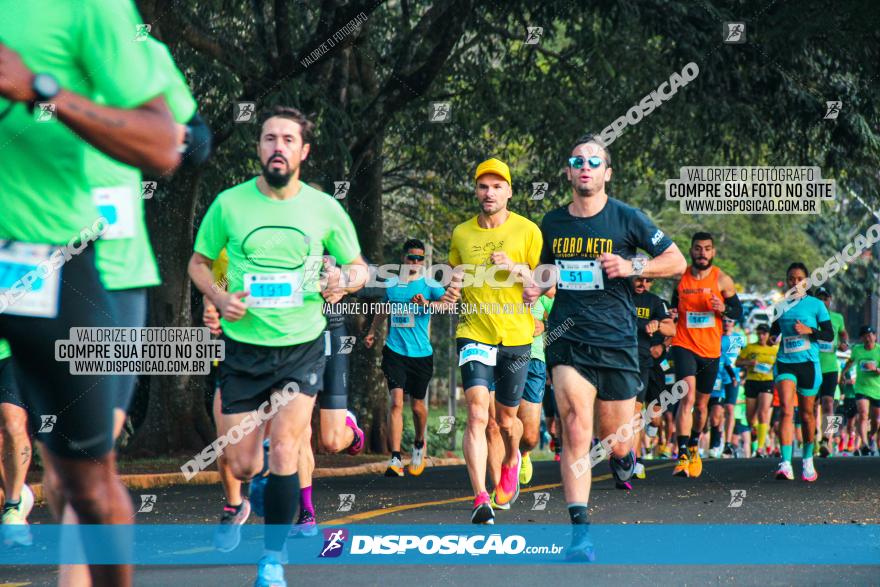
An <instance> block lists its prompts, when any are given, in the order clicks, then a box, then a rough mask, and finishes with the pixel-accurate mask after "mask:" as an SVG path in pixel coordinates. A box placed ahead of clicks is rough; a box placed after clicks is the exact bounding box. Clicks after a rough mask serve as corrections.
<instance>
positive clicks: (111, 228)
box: [92, 186, 135, 240]
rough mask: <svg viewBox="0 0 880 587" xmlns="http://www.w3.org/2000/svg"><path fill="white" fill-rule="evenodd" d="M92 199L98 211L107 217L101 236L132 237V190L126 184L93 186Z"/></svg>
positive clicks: (133, 225)
mask: <svg viewBox="0 0 880 587" xmlns="http://www.w3.org/2000/svg"><path fill="white" fill-rule="evenodd" d="M92 200H93V201H94V202H95V207H97V208H98V213H99V214H100V215H101V216H103V217H104V218H106V219H107V222H109V224H108V225H107V231H106V232H105V233H104V234H103V236H102V237H101V238H103V239H104V240H119V239H124V238H134V233H135V222H134V220H135V219H134V192H133V191H132V189H131V188H129V187H126V186H118V187H104V188H94V189H93V190H92Z"/></svg>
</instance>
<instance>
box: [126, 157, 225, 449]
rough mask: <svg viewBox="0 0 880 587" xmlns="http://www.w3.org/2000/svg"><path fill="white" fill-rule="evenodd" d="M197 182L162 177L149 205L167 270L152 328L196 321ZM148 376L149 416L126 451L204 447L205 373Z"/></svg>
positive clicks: (194, 177)
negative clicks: (190, 268)
mask: <svg viewBox="0 0 880 587" xmlns="http://www.w3.org/2000/svg"><path fill="white" fill-rule="evenodd" d="M198 185H199V175H198V173H193V172H187V171H181V172H179V173H178V175H177V176H176V177H175V180H174V182H173V183H171V184H167V185H166V186H163V185H162V182H161V180H160V183H159V186H158V187H159V189H160V190H162V191H163V194H162V197H160V198H157V199H155V200H153V201H148V202H147V203H146V204H147V227H148V230H149V232H150V234H151V235H152V239H151V240H152V243H153V249H154V251H155V253H156V258H157V260H158V262H159V267H161V268H162V270H163V271H162V285H160V286H158V287H154V288H150V290H149V312H148V320H147V321H148V325H149V326H163V327H171V326H185V327H189V326H192V325H193V319H192V298H191V288H190V280H189V276H188V275H187V272H186V266H187V262H188V261H189V258H190V255H191V254H192V250H193V237H194V235H193V218H194V215H195V202H196V194H197V191H198ZM163 187H167V189H162V188H163ZM157 191H158V190H157ZM145 380H146V381H147V382H148V387H149V399H148V404H147V415H146V419H145V420H144V422H143V423H142V424H141V425H140V426H139V427H138V429H137V430H136V431H135V435H134V438H133V439H132V441H131V442H130V443H129V445H128V447H127V449H126V453H128V454H131V455H135V456H157V455H169V454H174V453H181V452H182V453H184V454H194V453H196V452H198V451H200V450H202V448H204V447H205V445H206V444H208V443H209V442H210V441H211V440H212V439H213V438H214V428H213V426H212V425H211V420H210V418H209V417H208V413H207V410H206V409H205V401H204V399H205V386H206V385H208V382H207V381H206V380H205V377H203V376H186V375H184V376H176V375H165V376H153V377H147V378H145Z"/></svg>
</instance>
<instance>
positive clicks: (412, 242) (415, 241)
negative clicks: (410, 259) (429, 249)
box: [403, 238, 425, 253]
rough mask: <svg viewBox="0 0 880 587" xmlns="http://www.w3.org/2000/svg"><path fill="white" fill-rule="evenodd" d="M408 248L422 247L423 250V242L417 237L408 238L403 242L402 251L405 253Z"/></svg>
mask: <svg viewBox="0 0 880 587" xmlns="http://www.w3.org/2000/svg"><path fill="white" fill-rule="evenodd" d="M410 249H422V250H423V251H424V250H425V243H423V242H422V241H420V240H419V239H417V238H411V239H408V240H407V241H406V242H405V243H403V252H404V253H405V252H407V251H408V250H410Z"/></svg>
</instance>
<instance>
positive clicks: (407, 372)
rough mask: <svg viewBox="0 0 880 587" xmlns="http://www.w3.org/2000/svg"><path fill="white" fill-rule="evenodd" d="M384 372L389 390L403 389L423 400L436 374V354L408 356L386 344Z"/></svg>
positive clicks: (413, 396)
mask: <svg viewBox="0 0 880 587" xmlns="http://www.w3.org/2000/svg"><path fill="white" fill-rule="evenodd" d="M382 372H383V373H384V374H385V379H386V380H387V381H388V390H389V391H391V390H392V389H402V390H403V393H405V394H406V395H408V396H410V397H411V398H412V399H416V400H423V399H425V396H426V395H427V394H428V385H429V384H430V383H431V377H433V376H434V355H428V356H427V357H407V356H406V355H401V354H400V353H396V352H394V351H393V350H391V349H390V348H388V347H387V346H386V347H385V348H383V349H382Z"/></svg>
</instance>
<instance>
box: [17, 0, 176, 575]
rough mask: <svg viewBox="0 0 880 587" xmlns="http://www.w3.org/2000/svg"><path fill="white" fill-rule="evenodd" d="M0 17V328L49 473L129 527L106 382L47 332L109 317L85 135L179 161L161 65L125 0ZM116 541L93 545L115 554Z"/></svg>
mask: <svg viewBox="0 0 880 587" xmlns="http://www.w3.org/2000/svg"><path fill="white" fill-rule="evenodd" d="M0 14H2V15H3V17H2V18H0V118H2V120H0V144H3V145H5V148H4V150H3V162H2V164H0V191H2V193H3V213H2V214H0V239H4V240H5V242H3V243H2V245H3V246H2V247H0V336H3V337H5V338H7V339H8V340H9V343H10V346H11V348H12V352H13V359H12V360H13V361H15V367H16V369H15V372H16V377H17V378H18V380H19V381H18V383H19V384H20V388H21V391H22V394H23V396H24V400H25V402H26V404H27V405H28V406H29V408H30V411H31V414H40V415H46V416H51V417H53V418H50V419H51V420H52V423H53V427H52V429H51V432H50V431H48V430H43V431H42V432H38V434H37V439H38V440H40V441H41V443H42V444H43V445H44V446H45V448H46V449H47V450H48V453H50V454H47V455H46V458H45V459H43V462H44V463H45V464H46V466H47V469H46V475H47V479H49V478H53V479H55V480H56V481H57V482H58V483H60V484H61V485H63V486H64V487H65V493H66V494H67V495H68V497H70V498H71V502H72V503H73V504H75V509H76V511H77V514H78V515H79V516H80V518H82V519H83V520H84V521H87V522H88V523H90V524H111V523H122V524H130V523H131V520H132V519H133V516H132V505H131V500H130V498H129V496H128V493H127V492H126V491H124V490H123V488H122V486H121V485H120V484H119V481H118V478H117V477H116V472H115V471H116V465H115V461H114V459H113V456H112V448H113V383H112V381H111V380H110V378H108V377H101V376H94V375H92V376H89V375H78V376H71V375H70V372H69V365H68V364H67V363H63V362H56V361H55V360H54V359H55V341H56V340H58V339H66V338H68V336H69V332H70V328H71V327H105V326H112V320H110V319H109V300H108V297H107V295H106V292H105V291H104V289H103V287H102V285H101V282H100V279H99V276H98V273H97V270H96V268H95V261H94V247H90V246H88V245H89V243H91V242H92V241H94V240H95V239H96V238H97V237H98V236H99V235H100V234H101V233H102V232H103V229H104V228H105V227H106V219H103V220H101V219H100V218H99V215H98V213H97V210H96V209H95V206H94V204H93V202H92V199H91V195H90V193H89V187H90V186H89V182H88V178H87V175H86V171H85V166H84V165H83V158H84V156H85V150H86V144H87V143H89V144H92V145H93V146H95V147H96V148H98V149H100V150H101V151H103V152H105V153H107V154H109V155H111V156H113V157H115V158H117V159H119V160H122V161H124V162H126V163H128V164H130V165H134V166H137V167H139V168H142V169H145V170H147V171H150V172H153V173H160V174H161V173H169V172H171V171H173V170H174V168H175V167H176V166H177V165H178V164H179V161H180V153H178V152H177V148H176V145H177V140H176V137H177V132H176V129H175V126H174V122H173V120H172V119H171V116H170V114H169V112H168V107H167V106H166V104H165V100H164V98H162V97H161V92H162V88H163V85H164V76H162V75H161V74H160V73H159V72H158V71H157V69H156V66H155V63H154V62H153V59H152V57H151V56H150V53H149V51H148V50H147V49H146V47H145V45H144V44H143V43H141V42H136V40H135V38H136V34H137V27H138V24H139V23H142V22H143V20H142V19H141V17H140V16H139V15H138V13H137V10H136V9H135V6H134V3H133V2H132V1H131V0H80V1H78V2H68V1H66V0H45V1H43V2H21V1H20V0H0ZM98 96H101V97H102V98H103V100H104V103H103V104H98V103H97V101H96V100H97V98H98ZM32 106H33V109H32ZM58 245H63V246H62V247H60V248H58ZM62 266H63V267H62ZM62 414H63V417H62ZM42 427H43V426H42V424H41V426H40V427H39V428H42ZM46 428H48V427H46ZM54 456H58V457H63V458H52V457H54ZM53 475H54V476H53ZM82 479H89V483H82V482H81V480H82ZM56 513H60V512H56ZM119 542H120V541H108V543H107V544H102V545H100V546H101V548H102V554H107V555H109V556H111V557H113V556H114V555H116V554H119V555H120V556H122V551H123V550H124V549H125V548H126V545H125V544H120V543H119ZM94 546H95V545H87V549H86V554H87V555H89V556H92V555H95V554H97V553H95V552H92V549H93V548H94ZM108 548H110V549H111V550H118V551H119V552H109V553H108V552H107V549H108ZM90 573H91V577H92V580H93V581H94V583H96V584H112V585H129V584H130V583H131V577H132V569H131V567H130V566H127V565H104V566H93V567H91V568H90Z"/></svg>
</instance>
